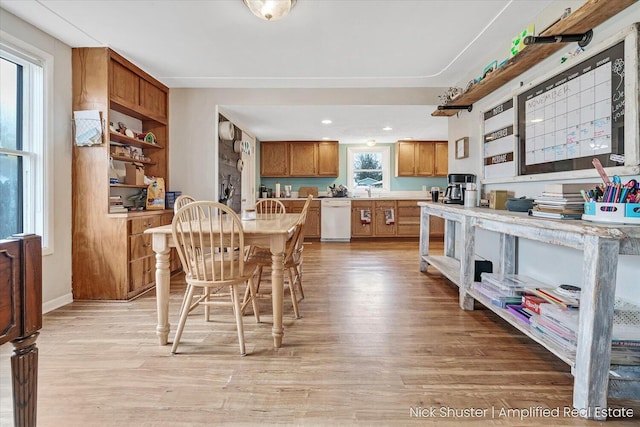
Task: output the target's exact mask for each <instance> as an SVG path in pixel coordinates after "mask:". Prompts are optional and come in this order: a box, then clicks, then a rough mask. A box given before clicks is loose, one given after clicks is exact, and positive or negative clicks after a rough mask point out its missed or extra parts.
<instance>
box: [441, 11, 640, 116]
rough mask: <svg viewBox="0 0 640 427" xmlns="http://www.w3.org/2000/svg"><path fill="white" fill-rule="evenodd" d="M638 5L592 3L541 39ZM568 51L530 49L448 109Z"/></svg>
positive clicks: (555, 46)
mask: <svg viewBox="0 0 640 427" xmlns="http://www.w3.org/2000/svg"><path fill="white" fill-rule="evenodd" d="M637 1H638V0H616V1H613V2H612V1H607V0H588V1H587V2H586V3H584V4H583V5H582V6H581V7H580V8H578V9H577V10H576V11H574V12H573V13H572V14H571V15H569V16H568V17H567V18H565V19H563V20H562V21H558V22H556V23H555V24H553V25H552V26H551V27H549V28H547V29H546V30H545V31H543V32H542V33H541V34H540V35H542V36H544V35H559V34H577V33H584V32H586V31H588V30H590V29H592V28H595V27H597V26H598V25H600V24H601V23H603V22H604V21H606V20H607V19H609V18H611V17H613V16H614V15H616V14H618V13H619V12H621V11H622V10H624V9H626V8H627V7H629V6H631V5H632V4H634V3H636V2H637ZM566 48H567V47H566V44H563V43H554V44H534V45H529V46H527V47H526V48H524V49H523V50H522V51H521V52H520V53H518V54H517V55H516V56H514V57H513V58H511V59H509V60H508V61H507V63H506V64H504V65H503V66H502V67H500V68H498V69H497V70H495V71H493V72H492V73H490V74H488V75H487V77H485V78H484V79H483V80H481V81H480V82H478V83H476V84H475V85H473V86H472V87H471V89H469V90H468V91H467V92H465V93H463V94H462V95H460V96H459V97H457V98H456V99H455V100H453V101H451V102H449V103H447V104H444V105H445V106H449V105H461V106H465V105H470V104H473V103H475V102H476V101H478V100H480V99H482V98H484V97H485V96H487V95H489V94H490V93H492V92H493V91H495V90H497V89H498V88H500V87H502V86H504V85H505V84H507V83H508V82H510V81H511V80H513V79H515V78H516V77H518V76H519V75H520V74H522V73H524V72H525V71H527V70H528V69H530V68H532V67H533V66H535V65H536V64H538V63H539V62H541V61H543V60H544V59H546V58H548V57H549V56H551V55H553V54H554V53H556V52H557V51H559V50H560V49H566ZM464 109H466V108H461V109H460V110H455V109H454V110H435V111H434V112H433V113H431V115H432V116H434V117H449V116H454V115H455V114H457V113H458V112H459V111H461V110H464Z"/></svg>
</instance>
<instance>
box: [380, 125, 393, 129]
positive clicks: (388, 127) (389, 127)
mask: <svg viewBox="0 0 640 427" xmlns="http://www.w3.org/2000/svg"><path fill="white" fill-rule="evenodd" d="M382 130H393V128H392V127H391V126H385V127H383V128H382Z"/></svg>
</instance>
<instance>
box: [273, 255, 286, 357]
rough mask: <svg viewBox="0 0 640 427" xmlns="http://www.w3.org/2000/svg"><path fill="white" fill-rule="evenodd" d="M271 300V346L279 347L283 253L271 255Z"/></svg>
mask: <svg viewBox="0 0 640 427" xmlns="http://www.w3.org/2000/svg"><path fill="white" fill-rule="evenodd" d="M271 262H272V265H271V286H272V289H271V297H272V298H271V301H272V304H273V328H272V330H271V334H272V335H273V346H274V347H275V348H280V346H281V345H282V337H283V336H284V328H283V327H282V301H283V298H284V253H277V254H273V255H271Z"/></svg>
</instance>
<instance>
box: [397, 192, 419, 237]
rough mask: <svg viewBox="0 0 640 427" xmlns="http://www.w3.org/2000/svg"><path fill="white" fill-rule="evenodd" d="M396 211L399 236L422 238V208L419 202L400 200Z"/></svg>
mask: <svg viewBox="0 0 640 427" xmlns="http://www.w3.org/2000/svg"><path fill="white" fill-rule="evenodd" d="M397 205H398V209H397V211H396V224H397V226H396V227H397V235H398V236H402V237H418V236H420V206H418V200H398V201H397Z"/></svg>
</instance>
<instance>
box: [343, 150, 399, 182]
mask: <svg viewBox="0 0 640 427" xmlns="http://www.w3.org/2000/svg"><path fill="white" fill-rule="evenodd" d="M360 153H379V154H381V155H382V189H379V190H376V191H388V190H389V189H390V188H391V149H390V147H389V146H388V145H386V146H374V147H347V180H348V181H347V182H348V184H347V185H348V186H350V185H351V182H352V178H353V174H354V170H355V169H354V167H353V158H354V156H355V155H356V154H360ZM351 191H352V193H364V192H365V187H356V188H351Z"/></svg>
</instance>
